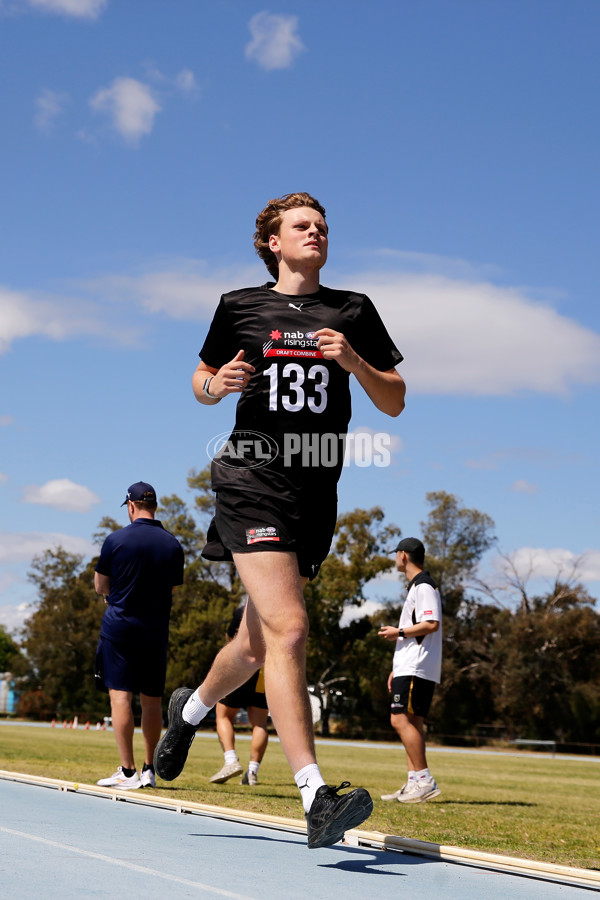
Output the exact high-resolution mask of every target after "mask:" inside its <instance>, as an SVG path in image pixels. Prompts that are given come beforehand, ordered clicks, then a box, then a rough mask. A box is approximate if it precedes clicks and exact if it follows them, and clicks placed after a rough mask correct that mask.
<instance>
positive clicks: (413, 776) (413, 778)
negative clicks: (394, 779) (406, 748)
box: [408, 769, 417, 781]
mask: <svg viewBox="0 0 600 900" xmlns="http://www.w3.org/2000/svg"><path fill="white" fill-rule="evenodd" d="M408 780H409V781H416V780H417V773H416V772H415V770H414V769H411V771H410V772H409V773H408Z"/></svg>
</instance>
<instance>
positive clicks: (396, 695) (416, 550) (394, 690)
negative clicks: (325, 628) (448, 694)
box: [379, 537, 442, 803]
mask: <svg viewBox="0 0 600 900" xmlns="http://www.w3.org/2000/svg"><path fill="white" fill-rule="evenodd" d="M424 561H425V547H424V546H423V544H422V543H421V541H420V540H419V539H418V538H412V537H411V538H404V540H402V541H400V543H399V544H398V546H397V547H396V566H397V568H398V570H399V571H400V572H402V573H404V575H405V576H406V578H407V579H408V582H409V584H408V592H407V595H406V600H405V602H404V606H403V607H402V613H401V614H400V622H399V624H398V627H397V628H396V627H394V626H393V625H383V626H382V627H381V628H380V629H379V636H380V637H382V638H384V640H386V641H395V642H396V649H395V651H394V661H393V668H392V672H391V673H390V676H389V678H388V690H389V691H391V694H392V704H391V716H390V721H391V723H392V727H393V729H394V730H395V731H396V733H397V734H398V736H399V738H400V740H401V741H402V743H403V744H404V749H405V750H406V762H407V765H408V780H407V782H406V784H404V785H403V786H402V787H401V788H400V789H399V790H397V791H395V792H394V793H393V794H383V795H382V797H381V799H382V800H398V801H399V802H400V803H422V802H423V801H424V800H431V798H432V797H437V796H438V794H440V793H441V791H440V789H439V788H438V786H437V784H436V782H435V779H434V778H433V776H432V775H431V772H430V771H429V769H428V767H427V758H426V755H425V728H424V723H425V717H426V716H427V714H428V712H429V708H430V706H431V701H432V699H433V692H434V689H435V685H436V684H439V682H440V675H441V669H442V603H441V598H440V592H439V590H438V588H437V585H436V583H435V582H434V580H433V579H432V578H431V576H430V575H428V573H427V572H424V571H423V564H424Z"/></svg>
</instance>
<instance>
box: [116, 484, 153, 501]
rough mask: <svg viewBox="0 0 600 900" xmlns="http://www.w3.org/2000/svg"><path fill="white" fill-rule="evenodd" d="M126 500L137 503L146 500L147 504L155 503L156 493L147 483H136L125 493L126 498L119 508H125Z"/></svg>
mask: <svg viewBox="0 0 600 900" xmlns="http://www.w3.org/2000/svg"><path fill="white" fill-rule="evenodd" d="M128 500H136V501H138V502H139V501H141V500H146V501H147V502H148V503H156V491H155V490H154V488H153V487H152V485H151V484H148V482H147V481H136V483H135V484H132V485H131V487H130V488H129V490H128V491H127V496H126V497H125V499H124V500H123V502H122V503H121V506H125V504H126V503H127V502H128Z"/></svg>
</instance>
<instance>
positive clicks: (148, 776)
mask: <svg viewBox="0 0 600 900" xmlns="http://www.w3.org/2000/svg"><path fill="white" fill-rule="evenodd" d="M140 787H143V788H145V787H156V775H155V774H154V772H153V771H152V769H144V770H143V772H142V774H141V775H140Z"/></svg>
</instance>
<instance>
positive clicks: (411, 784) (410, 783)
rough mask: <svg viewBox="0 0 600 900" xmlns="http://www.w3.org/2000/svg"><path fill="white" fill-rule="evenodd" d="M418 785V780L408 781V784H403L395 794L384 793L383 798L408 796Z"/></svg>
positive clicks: (390, 798) (396, 798) (393, 798)
mask: <svg viewBox="0 0 600 900" xmlns="http://www.w3.org/2000/svg"><path fill="white" fill-rule="evenodd" d="M415 785H416V781H407V782H406V784H403V785H402V787H401V788H399V790H397V791H394V793H393V794H382V795H381V799H382V800H400V797H404V796H406V794H409V793H410V792H411V791H412V790H413V788H414V787H415Z"/></svg>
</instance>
